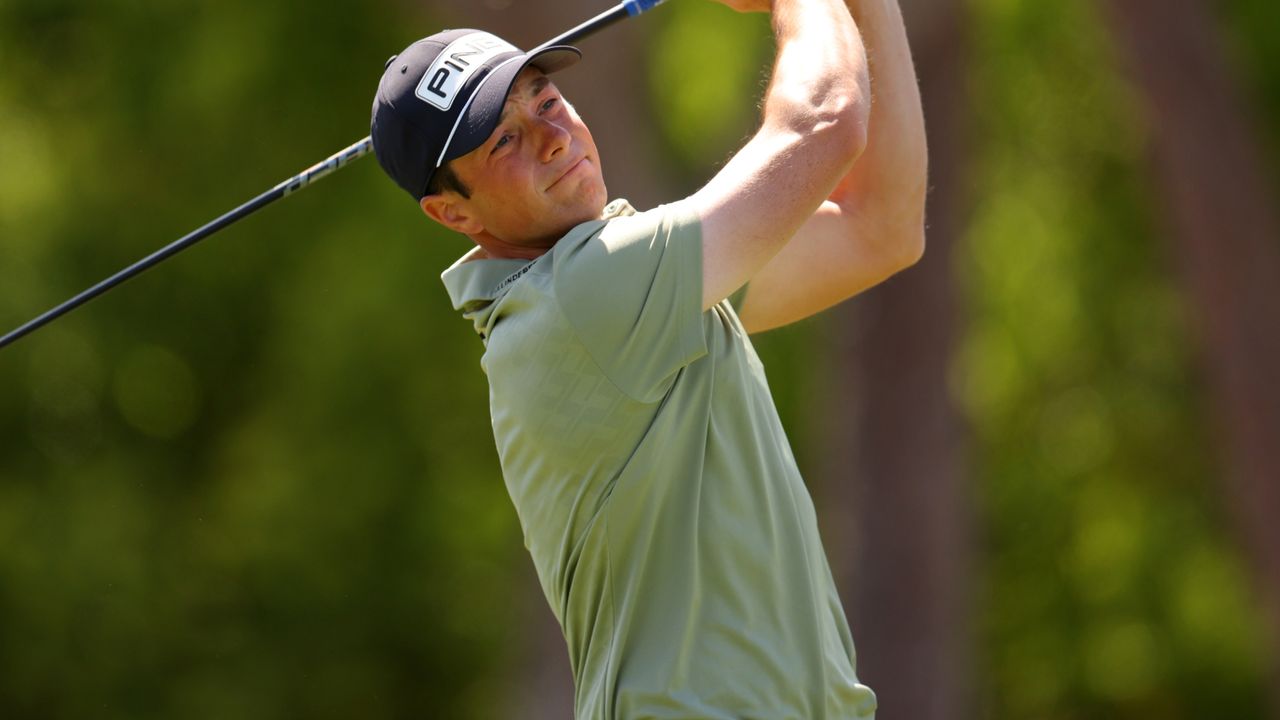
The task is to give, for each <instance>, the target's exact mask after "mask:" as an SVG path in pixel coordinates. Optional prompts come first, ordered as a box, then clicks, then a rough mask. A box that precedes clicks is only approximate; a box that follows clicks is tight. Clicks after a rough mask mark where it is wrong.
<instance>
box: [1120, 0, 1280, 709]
mask: <svg viewBox="0 0 1280 720" xmlns="http://www.w3.org/2000/svg"><path fill="white" fill-rule="evenodd" d="M1103 6H1104V7H1105V9H1106V11H1107V12H1106V17H1107V18H1108V19H1109V21H1110V24H1111V27H1112V30H1113V32H1114V33H1115V36H1116V39H1117V41H1118V44H1119V45H1120V47H1121V50H1122V52H1123V55H1124V58H1125V60H1126V61H1127V65H1128V69H1129V72H1130V74H1131V76H1132V79H1133V81H1134V83H1135V85H1136V86H1137V88H1138V90H1139V94H1140V96H1141V98H1142V100H1143V101H1144V103H1145V110H1146V113H1147V118H1148V123H1149V125H1150V132H1151V140H1152V146H1151V150H1152V156H1153V157H1152V161H1153V164H1154V169H1155V175H1156V176H1157V177H1158V187H1159V188H1160V189H1161V191H1162V192H1163V196H1164V210H1165V212H1164V218H1163V220H1164V224H1163V229H1164V230H1166V231H1167V232H1168V234H1169V235H1170V236H1171V237H1172V238H1173V239H1174V240H1175V243H1176V245H1175V246H1176V249H1177V253H1178V256H1179V265H1180V272H1181V279H1182V282H1183V284H1184V286H1185V289H1186V292H1187V295H1188V297H1190V298H1191V299H1192V300H1193V305H1194V311H1195V322H1196V323H1197V326H1196V329H1197V330H1198V333H1199V341H1200V353H1201V358H1202V362H1203V364H1204V372H1205V375H1206V378H1207V380H1208V386H1209V392H1210V394H1211V398H1210V400H1211V407H1212V412H1213V416H1214V421H1215V426H1216V433H1217V435H1218V438H1219V447H1221V448H1222V449H1223V457H1222V463H1223V466H1224V473H1223V478H1224V490H1225V492H1226V494H1227V498H1228V506H1229V507H1230V509H1231V513H1232V515H1233V517H1234V521H1235V524H1236V526H1237V530H1238V533H1239V536H1240V538H1241V540H1242V543H1243V545H1244V547H1245V550H1246V553H1247V554H1248V556H1249V558H1250V561H1251V564H1252V567H1253V570H1254V575H1255V578H1256V584H1257V586H1258V589H1259V590H1260V593H1261V596H1262V598H1263V601H1264V603H1265V612H1266V614H1267V616H1266V619H1267V620H1268V621H1269V625H1270V628H1271V630H1272V632H1273V633H1274V632H1276V631H1277V630H1278V629H1280V523H1278V522H1276V520H1275V517H1276V514H1277V513H1278V512H1280V293H1278V292H1277V288H1280V217H1277V210H1276V207H1277V203H1276V198H1277V194H1276V193H1275V189H1274V186H1273V185H1271V184H1270V182H1269V181H1270V178H1268V177H1266V174H1265V173H1264V171H1263V168H1262V160H1261V158H1262V157H1263V153H1262V147H1261V144H1260V143H1259V141H1258V138H1259V135H1258V132H1257V128H1256V127H1255V125H1254V123H1253V116H1252V112H1251V110H1250V109H1249V108H1248V106H1247V103H1246V102H1245V101H1244V100H1243V97H1242V95H1241V93H1240V92H1239V89H1238V88H1237V87H1235V85H1234V84H1233V82H1232V78H1233V74H1232V72H1231V68H1230V67H1229V66H1228V64H1227V62H1226V59H1225V57H1224V55H1223V52H1222V49H1221V47H1220V45H1219V43H1218V38H1217V30H1216V27H1217V26H1216V24H1215V22H1214V18H1213V17H1212V15H1211V14H1210V13H1209V12H1208V11H1207V9H1206V7H1205V6H1204V4H1203V3H1196V2H1175V3H1170V2H1165V1H1164V0H1125V1H1123V2H1104V3H1103ZM1278 640H1280V638H1277V637H1276V636H1275V635H1274V634H1273V636H1272V637H1271V641H1272V647H1278V646H1277V641H1278ZM1274 656H1275V654H1274V653H1273V657H1274ZM1270 686H1271V688H1272V702H1273V710H1272V712H1273V717H1280V667H1273V668H1272V682H1271V683H1270Z"/></svg>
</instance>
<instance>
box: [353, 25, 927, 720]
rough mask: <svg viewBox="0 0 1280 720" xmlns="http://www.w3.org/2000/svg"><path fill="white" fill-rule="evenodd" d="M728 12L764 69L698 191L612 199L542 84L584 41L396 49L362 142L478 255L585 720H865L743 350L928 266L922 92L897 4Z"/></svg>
mask: <svg viewBox="0 0 1280 720" xmlns="http://www.w3.org/2000/svg"><path fill="white" fill-rule="evenodd" d="M720 2H722V3H723V4H725V5H728V6H730V7H733V8H735V9H737V10H739V11H765V12H771V13H772V23H773V29H774V33H775V35H776V40H777V59H776V63H775V66H774V69H773V74H772V80H771V82H770V85H769V88H768V91H767V94H766V96H765V99H764V107H763V118H762V123H761V127H760V130H759V131H758V132H757V133H756V134H755V136H754V137H753V138H751V140H750V141H748V142H747V143H746V145H745V146H744V147H743V148H742V149H741V150H740V151H739V152H738V153H737V154H736V155H735V156H734V157H733V158H732V160H730V161H729V162H728V163H727V164H726V166H725V167H724V169H723V170H721V171H720V172H719V173H718V174H717V175H716V176H715V177H714V178H713V179H712V180H711V181H710V182H709V183H708V184H707V185H706V186H705V187H704V188H702V189H701V190H699V191H698V192H697V193H695V194H693V195H692V196H690V197H687V198H684V199H682V200H678V201H675V202H672V203H671V204H668V205H662V206H660V207H657V208H654V209H651V210H648V211H645V212H637V211H636V210H635V209H633V208H632V207H631V206H630V205H628V204H627V202H626V201H624V200H614V201H612V202H609V198H608V195H607V193H606V191H605V183H604V179H603V176H602V174H601V157H600V154H599V152H598V151H597V148H596V145H595V143H594V142H593V141H592V137H591V133H590V132H589V131H588V129H587V126H586V124H585V123H584V122H583V120H582V118H581V117H579V115H578V113H577V112H576V111H575V110H574V108H573V106H572V105H570V104H569V102H568V101H567V99H566V98H565V97H564V96H562V95H561V93H560V92H559V91H558V90H557V89H556V86H555V84H554V83H553V82H552V76H553V74H554V73H555V72H557V71H559V70H562V69H564V68H565V67H567V66H569V65H572V64H573V63H574V62H576V61H577V60H578V58H579V52H578V51H577V50H575V49H573V48H569V47H555V48H550V49H546V50H543V51H540V52H537V53H535V54H531V55H527V54H525V53H523V52H522V51H520V50H518V49H517V48H515V47H514V46H512V45H510V44H509V43H507V42H506V41H504V40H502V39H500V38H497V37H495V36H493V35H490V34H488V33H484V32H480V31H476V30H451V31H446V32H442V33H439V34H437V35H433V36H431V37H428V38H426V39H423V40H420V41H418V42H416V43H414V44H413V45H410V46H409V47H408V48H406V49H405V50H404V51H403V52H402V53H400V54H399V55H397V56H396V57H394V58H392V59H391V60H390V61H388V64H387V67H386V70H385V73H384V74H383V76H382V80H381V82H380V84H379V87H378V92H377V96H376V99H375V101H374V106H373V122H372V126H373V133H372V134H373V142H374V148H375V150H376V153H377V156H378V160H379V161H380V163H381V164H382V167H383V168H384V169H385V170H386V172H387V173H388V174H389V175H390V176H391V178H392V179H393V180H395V182H396V183H397V184H398V185H399V186H400V187H401V188H403V189H404V190H405V191H407V192H408V193H409V194H410V195H411V196H413V198H414V200H415V201H416V202H418V203H419V205H420V206H421V208H422V211H423V212H424V213H426V214H427V216H428V217H430V218H431V219H432V220H434V221H435V222H438V223H440V224H441V225H443V226H445V227H447V228H450V229H451V230H455V231H457V232H459V233H461V234H463V235H466V236H467V237H469V238H470V239H471V240H472V241H474V243H475V247H474V248H472V249H471V251H470V252H468V253H467V254H466V255H464V256H463V257H462V258H461V259H459V260H458V261H457V262H456V263H455V264H454V265H453V266H452V267H450V268H449V269H448V270H447V271H445V273H444V274H443V279H444V284H445V286H446V288H447V289H448V292H449V296H450V298H451V299H452V302H453V305H454V307H455V308H456V309H458V310H460V311H461V312H462V314H463V315H464V316H465V317H466V318H467V319H468V320H470V321H471V322H472V323H473V324H474V326H475V330H476V332H477V333H478V334H479V335H480V337H481V339H482V340H483V341H484V343H485V352H484V356H483V359H482V361H481V365H482V367H483V369H484V372H485V373H486V374H487V375H488V379H489V387H490V410H491V413H492V418H493V433H494V439H495V440H496V443H497V449H498V455H499V458H500V461H501V465H502V471H503V475H504V477H505V480H506V484H507V489H508V491H509V492H510V495H511V499H512V500H513V502H514V504H515V508H516V511H517V513H518V514H519V517H520V522H521V526H522V528H523V531H524V539H525V545H526V546H527V547H528V549H529V552H530V554H531V555H532V557H533V562H534V565H535V566H536V569H537V573H538V577H539V579H540V581H541V584H542V588H543V591H544V592H545V594H546V597H547V600H548V602H549V603H550V604H551V608H552V610H553V611H554V613H555V615H556V617H557V619H558V620H559V621H560V625H561V627H562V628H563V630H564V635H565V640H566V642H567V644H568V650H569V657H570V663H571V666H572V669H573V676H574V681H575V687H576V696H575V712H576V716H577V717H579V718H584V719H592V720H594V719H597V718H602V719H616V720H639V719H641V718H673V719H674V718H689V719H692V718H699V719H704V718H726V719H728V718H760V719H767V720H782V719H784V718H795V719H797V720H799V719H803V720H818V719H820V718H827V719H835V718H870V717H874V714H875V710H876V698H875V695H874V693H873V692H872V691H871V689H869V688H868V687H867V686H865V685H863V684H862V683H860V682H859V680H858V677H857V674H856V672H855V661H854V648H853V641H852V639H851V636H850V632H849V628H848V625H847V623H846V621H845V616H844V611H843V609H842V608H841V605H840V600H839V598H838V597H837V594H836V588H835V585H834V583H833V581H832V576H831V571H830V569H829V568H828V565H827V560H826V556H825V554H824V552H823V548H822V543H821V540H820V539H819V536H818V527H817V523H816V518H815V514H814V507H813V503H812V501H811V500H810V497H809V493H808V492H807V490H806V488H805V485H804V482H803V481H802V479H801V477H800V473H799V470H798V469H797V467H796V463H795V460H794V458H793V457H792V453H791V448H790V447H789V445H788V442H787V438H786V434H785V433H784V431H783V429H782V426H781V424H780V423H779V420H778V415H777V411H776V409H775V407H774V403H773V399H772V397H771V396H770V392H769V386H768V384H767V382H766V381H765V375H764V368H763V367H762V365H761V364H760V360H759V358H757V357H756V354H755V351H754V350H753V349H752V346H751V341H750V339H749V338H748V336H749V334H750V333H753V332H758V331H761V330H766V329H769V328H774V327H778V326H781V325H786V324H788V323H791V322H794V321H796V320H799V319H801V318H804V317H807V316H810V315H812V314H814V313H816V312H818V311H820V310H822V309H824V308H827V307H829V306H831V305H833V304H835V303H837V302H839V301H841V300H843V299H845V298H847V297H849V296H851V295H854V294H855V293H857V292H859V291H861V290H863V289H865V288H867V287H870V286H872V285H874V284H876V283H878V282H880V281H881V280H883V279H885V278H887V277H889V276H890V275H892V274H893V273H895V272H897V271H899V270H902V269H903V268H905V267H907V266H909V265H911V264H912V263H913V262H915V261H916V260H917V258H919V257H920V254H921V252H922V251H923V213H924V194H925V147H924V132H923V120H922V118H921V111H920V102H919V93H918V91H917V88H916V84H915V78H914V71H913V69H912V65H911V58H910V54H909V52H908V49H907V45H906V37H905V33H904V31H903V27H902V19H901V14H900V12H899V9H898V7H897V3H896V0H849V2H848V4H847V5H846V3H845V2H843V1H842V0H773V2H772V3H770V2H768V0H720ZM855 19H856V21H857V22H856V23H855ZM864 45H865V47H864ZM664 51H669V52H679V49H678V48H670V49H667V50H664ZM868 51H869V52H870V57H871V58H872V59H873V60H874V61H875V66H874V71H875V72H874V84H873V83H872V77H871V74H872V73H870V72H869V68H868V61H867V57H868ZM688 70H689V72H697V71H698V69H697V67H696V66H692V67H689V68H688ZM873 90H874V100H875V101H874V102H872V99H873ZM659 110H661V108H659Z"/></svg>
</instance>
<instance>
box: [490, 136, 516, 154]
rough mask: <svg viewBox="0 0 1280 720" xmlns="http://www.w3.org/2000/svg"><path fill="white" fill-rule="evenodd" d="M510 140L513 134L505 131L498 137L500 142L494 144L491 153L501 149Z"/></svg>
mask: <svg viewBox="0 0 1280 720" xmlns="http://www.w3.org/2000/svg"><path fill="white" fill-rule="evenodd" d="M509 142H511V134H510V133H503V135H502V137H500V138H498V142H496V143H494V144H493V149H492V150H490V151H489V154H490V155H492V154H494V153H496V152H498V151H499V150H501V149H502V147H503V146H504V145H506V144H507V143H509Z"/></svg>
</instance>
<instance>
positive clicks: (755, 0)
mask: <svg viewBox="0 0 1280 720" xmlns="http://www.w3.org/2000/svg"><path fill="white" fill-rule="evenodd" d="M712 1H713V2H718V3H720V4H721V5H727V6H729V7H731V8H733V9H734V10H737V11H738V12H742V13H747V12H771V11H772V10H773V0H712Z"/></svg>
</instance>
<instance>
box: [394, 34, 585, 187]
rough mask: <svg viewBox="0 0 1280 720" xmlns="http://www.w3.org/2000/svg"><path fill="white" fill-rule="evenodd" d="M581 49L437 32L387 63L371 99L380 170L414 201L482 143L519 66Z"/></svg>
mask: <svg viewBox="0 0 1280 720" xmlns="http://www.w3.org/2000/svg"><path fill="white" fill-rule="evenodd" d="M581 57H582V53H581V52H579V51H578V49H577V48H573V47H569V46H568V45H558V46H553V47H549V48H545V49H543V50H539V51H538V52H535V53H533V54H525V53H524V52H523V51H522V50H520V49H519V48H517V47H516V46H514V45H512V44H511V43H508V42H507V41H505V40H503V39H502V38H500V37H498V36H496V35H491V34H489V33H487V32H483V31H481V30H465V29H464V30H445V31H444V32H440V33H436V34H435V35H432V36H431V37H427V38H423V39H422V40H419V41H417V42H415V43H414V44H412V45H410V46H409V47H407V48H405V49H404V51H403V52H401V53H400V54H399V55H396V56H394V57H392V58H391V59H390V60H388V61H387V66H386V69H385V71H384V72H383V73H382V80H381V82H379V83H378V93H377V95H375V96H374V98H373V122H372V132H371V135H372V136H373V151H374V153H375V154H376V155H377V156H378V162H379V163H381V165H382V169H383V170H385V171H386V172H387V174H388V175H390V176H391V179H392V180H395V181H396V184H397V185H399V186H400V187H402V188H404V190H405V192H407V193H409V194H410V195H412V196H413V198H414V200H420V199H421V198H422V197H423V196H424V195H426V194H427V184H428V183H429V182H430V181H431V176H432V175H434V174H435V171H436V170H437V169H438V168H439V167H440V166H441V165H443V164H445V163H446V162H448V161H450V160H453V159H454V158H459V157H462V156H463V155H466V154H467V153H469V152H471V151H472V150H475V149H476V148H478V147H480V146H481V145H482V144H484V141H485V140H486V139H487V138H488V137H489V135H490V134H491V133H493V130H494V128H496V127H497V126H498V119H499V118H500V117H501V115H502V108H503V106H504V105H505V104H506V101H507V93H509V92H511V86H512V85H514V84H515V81H516V76H518V75H519V74H520V71H521V70H523V69H524V68H526V67H529V66H532V67H536V68H538V69H539V70H541V71H542V72H544V73H552V72H555V71H557V70H562V69H564V68H566V67H569V66H570V65H572V64H574V63H576V62H577V61H578V59H579V58H581Z"/></svg>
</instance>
